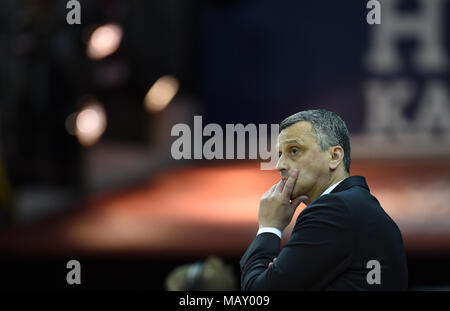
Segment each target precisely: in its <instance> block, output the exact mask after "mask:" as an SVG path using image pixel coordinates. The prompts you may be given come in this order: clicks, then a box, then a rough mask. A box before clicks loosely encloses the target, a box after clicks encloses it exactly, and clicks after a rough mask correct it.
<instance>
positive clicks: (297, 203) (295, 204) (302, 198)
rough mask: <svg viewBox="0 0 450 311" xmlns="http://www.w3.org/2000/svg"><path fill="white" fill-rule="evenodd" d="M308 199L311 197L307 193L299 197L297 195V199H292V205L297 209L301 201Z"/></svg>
mask: <svg viewBox="0 0 450 311" xmlns="http://www.w3.org/2000/svg"><path fill="white" fill-rule="evenodd" d="M308 199H309V197H308V196H307V195H301V196H298V197H296V198H295V199H293V200H292V203H291V207H292V208H293V209H296V208H297V206H299V205H300V203H302V202H306V201H308Z"/></svg>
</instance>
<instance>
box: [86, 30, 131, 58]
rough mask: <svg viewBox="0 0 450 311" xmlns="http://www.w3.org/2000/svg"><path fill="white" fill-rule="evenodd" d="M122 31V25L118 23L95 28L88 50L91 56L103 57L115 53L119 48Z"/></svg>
mask: <svg viewBox="0 0 450 311" xmlns="http://www.w3.org/2000/svg"><path fill="white" fill-rule="evenodd" d="M122 33H123V31H122V27H120V26H119V25H117V24H106V25H103V26H100V27H98V28H97V29H96V30H94V32H93V33H92V35H91V38H90V39H89V42H88V45H87V50H86V52H87V55H88V56H89V58H92V59H102V58H105V57H107V56H109V55H111V54H112V53H114V52H115V51H116V50H117V49H118V48H119V45H120V41H121V40H122Z"/></svg>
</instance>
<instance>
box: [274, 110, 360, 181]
mask: <svg viewBox="0 0 450 311" xmlns="http://www.w3.org/2000/svg"><path fill="white" fill-rule="evenodd" d="M300 121H306V122H309V123H311V125H312V127H313V135H314V136H315V138H316V139H317V143H318V144H319V146H320V148H321V149H322V151H325V150H326V149H328V148H329V147H332V146H341V147H342V149H344V167H345V170H346V171H347V173H350V164H351V162H352V159H351V157H350V133H349V132H348V129H347V126H346V125H345V122H344V121H343V120H342V119H341V117H339V116H338V115H337V114H335V113H334V112H331V111H328V110H325V109H316V110H305V111H300V112H297V113H295V114H293V115H291V116H289V117H287V118H286V119H284V120H283V121H282V122H281V123H280V131H282V130H284V129H285V128H287V127H289V126H291V125H292V124H294V123H297V122H300Z"/></svg>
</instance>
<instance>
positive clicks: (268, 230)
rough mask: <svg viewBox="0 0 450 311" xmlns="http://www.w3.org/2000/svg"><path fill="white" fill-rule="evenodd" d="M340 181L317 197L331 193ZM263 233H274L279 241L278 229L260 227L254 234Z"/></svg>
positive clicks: (279, 232) (279, 233)
mask: <svg viewBox="0 0 450 311" xmlns="http://www.w3.org/2000/svg"><path fill="white" fill-rule="evenodd" d="M342 180H343V179H342ZM342 180H340V181H338V182H337V183H335V184H333V185H331V186H329V187H328V188H327V190H325V191H324V192H322V194H321V195H320V196H319V197H321V196H323V195H325V194H329V193H330V192H331V191H333V190H334V188H336V187H337V185H339V184H340V183H341V182H342ZM264 232H270V233H274V234H276V235H278V237H279V238H280V239H281V231H280V230H279V229H277V228H274V227H262V228H259V230H258V232H257V233H256V235H258V234H261V233H264Z"/></svg>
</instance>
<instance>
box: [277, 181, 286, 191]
mask: <svg viewBox="0 0 450 311" xmlns="http://www.w3.org/2000/svg"><path fill="white" fill-rule="evenodd" d="M285 183H286V178H283V179H281V180H280V181H279V182H278V184H277V185H276V188H275V191H276V192H279V193H281V192H282V191H283V188H284V184H285Z"/></svg>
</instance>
